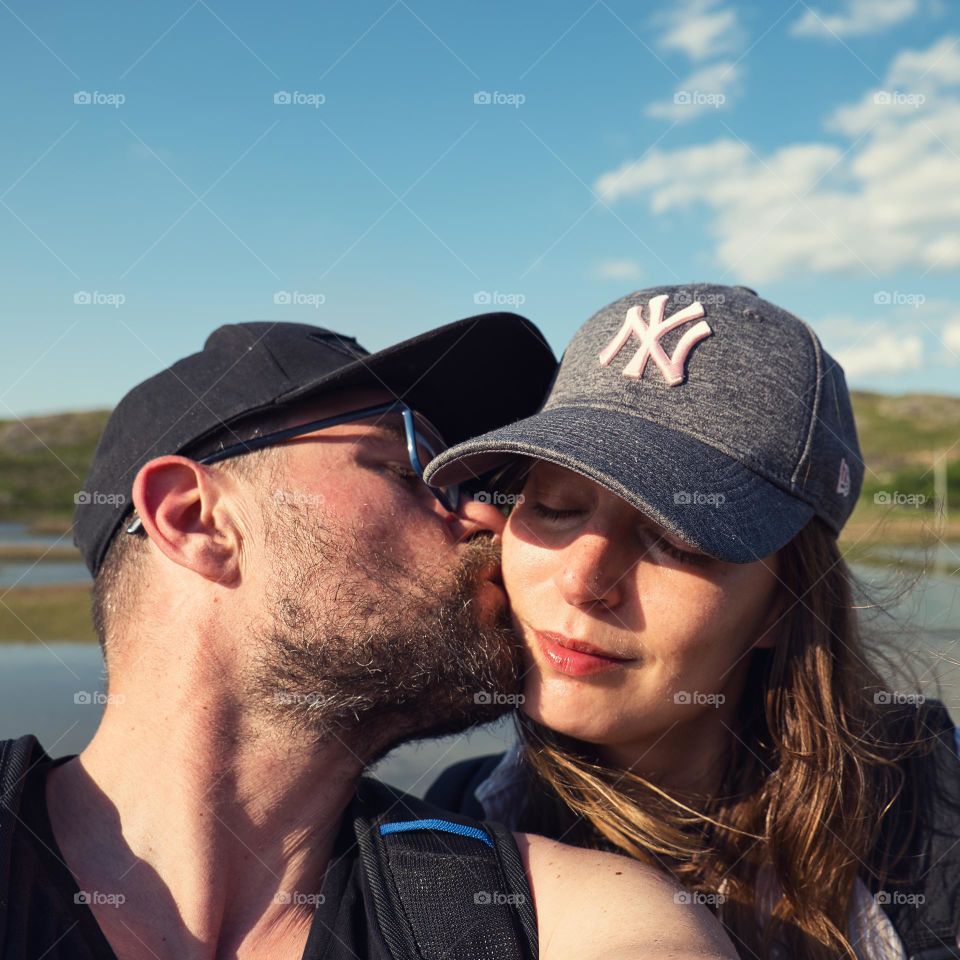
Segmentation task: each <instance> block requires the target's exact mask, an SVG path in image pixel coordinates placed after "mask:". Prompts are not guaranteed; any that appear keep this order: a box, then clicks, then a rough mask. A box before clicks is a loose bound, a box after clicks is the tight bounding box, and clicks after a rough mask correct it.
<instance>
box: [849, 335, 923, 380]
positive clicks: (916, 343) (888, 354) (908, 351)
mask: <svg viewBox="0 0 960 960" xmlns="http://www.w3.org/2000/svg"><path fill="white" fill-rule="evenodd" d="M835 356H836V358H837V360H838V361H839V363H840V366H841V367H843V371H844V373H845V374H846V375H847V379H848V380H852V379H853V378H855V377H862V376H864V375H866V374H871V373H898V372H901V371H903V370H917V369H919V368H920V367H921V366H922V365H923V341H922V340H921V339H920V337H918V336H907V337H904V336H901V335H899V334H897V333H890V332H878V333H875V334H873V335H872V336H871V337H870V338H869V339H867V340H866V342H863V343H859V344H856V345H854V346H851V347H848V348H846V349H843V348H841V349H839V350H837V351H836V352H835Z"/></svg>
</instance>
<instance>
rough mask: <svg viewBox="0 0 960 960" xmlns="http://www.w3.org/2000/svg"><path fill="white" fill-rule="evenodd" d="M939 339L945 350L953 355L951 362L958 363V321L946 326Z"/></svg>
mask: <svg viewBox="0 0 960 960" xmlns="http://www.w3.org/2000/svg"><path fill="white" fill-rule="evenodd" d="M941 339H942V340H943V345H944V346H945V347H946V348H947V350H949V351H950V353H951V354H953V355H954V356H953V357H952V359H953V361H954V362H957V363H960V320H954V321H952V322H951V323H948V324H946V326H944V328H943V332H942V333H941Z"/></svg>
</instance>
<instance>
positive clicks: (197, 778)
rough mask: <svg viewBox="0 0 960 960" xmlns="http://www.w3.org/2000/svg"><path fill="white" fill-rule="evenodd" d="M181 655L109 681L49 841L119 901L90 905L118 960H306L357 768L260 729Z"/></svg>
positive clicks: (90, 883) (59, 774) (57, 780)
mask: <svg viewBox="0 0 960 960" xmlns="http://www.w3.org/2000/svg"><path fill="white" fill-rule="evenodd" d="M186 662H187V660H186V658H184V659H181V660H179V663H178V664H177V665H176V666H174V667H173V669H172V670H171V671H169V672H168V681H169V682H162V683H157V682H156V680H157V676H156V674H155V673H154V675H153V676H152V677H150V675H149V673H148V672H147V671H140V670H138V671H137V672H136V676H135V677H131V678H130V680H129V681H127V682H123V681H119V682H111V688H110V693H111V698H110V701H111V702H110V703H109V704H108V706H107V710H106V712H105V714H104V717H103V720H102V722H101V724H100V727H99V728H98V730H97V733H96V735H95V736H94V738H93V740H92V741H91V743H90V745H89V746H88V747H87V748H86V749H85V750H84V751H83V753H82V754H81V755H80V756H79V757H77V758H76V759H75V760H72V761H70V762H68V763H66V764H63V765H61V766H59V767H57V768H55V769H54V770H53V771H52V772H51V774H50V777H49V779H48V783H47V801H48V805H49V810H50V820H51V824H52V827H53V831H54V835H55V837H56V839H57V842H58V845H59V846H60V849H61V851H62V853H63V856H64V859H65V861H66V863H67V866H68V867H69V868H70V870H71V871H72V873H73V874H74V876H75V878H76V879H77V882H78V885H79V887H80V889H81V891H96V892H97V893H98V894H110V893H113V894H119V895H120V896H121V897H122V898H123V899H122V901H121V900H119V898H118V897H114V898H111V899H110V900H108V901H104V899H103V898H102V897H100V898H94V901H95V902H93V903H91V908H92V909H93V912H94V915H95V916H96V918H97V921H98V923H99V924H100V926H101V928H102V929H103V931H104V934H105V935H106V936H107V939H108V940H109V941H110V943H111V946H113V948H114V951H115V953H116V954H117V956H118V957H119V958H120V960H126V958H128V957H134V956H136V957H140V956H144V955H153V956H156V957H158V958H160V960H166V958H168V957H170V958H177V960H194V958H197V960H201V958H203V960H206V958H215V957H226V956H230V957H261V956H262V957H271V958H281V960H282V958H285V957H290V958H299V957H300V956H301V954H302V951H303V947H304V944H305V942H306V937H307V933H308V931H309V926H310V922H311V918H312V915H313V905H314V903H315V902H316V895H317V894H318V893H319V892H320V888H321V885H322V883H323V877H324V874H325V871H326V867H327V864H328V862H329V859H330V856H331V853H332V850H333V845H334V841H335V838H336V833H337V830H338V828H339V824H340V820H341V818H342V814H343V811H344V809H345V807H346V805H347V804H348V803H349V801H350V799H351V797H352V795H353V793H354V790H355V787H356V783H357V779H358V778H359V776H360V773H361V770H362V765H361V763H360V761H359V760H358V759H357V758H356V757H354V756H353V755H352V754H351V753H350V752H349V751H348V750H347V749H346V748H345V747H343V746H341V745H339V744H334V745H333V746H320V747H318V746H316V745H315V744H312V743H310V742H309V738H307V737H303V738H301V739H297V738H295V737H294V736H293V735H284V736H281V735H280V734H278V733H271V732H270V731H269V729H267V728H263V727H260V726H258V725H256V724H251V723H250V722H249V721H248V720H247V719H246V718H245V716H244V715H243V711H242V709H241V708H240V707H239V706H238V702H239V699H240V698H239V697H238V696H237V694H236V693H235V692H234V693H233V694H232V695H231V694H230V693H227V692H226V691H227V690H228V689H229V687H230V684H229V683H223V684H211V682H210V677H209V675H205V676H201V675H199V673H198V671H197V670H196V669H193V668H190V667H184V666H183V665H184V664H185V663H186ZM103 902H109V903H117V902H119V903H120V904H121V906H119V907H116V906H102V905H99V904H101V903H103ZM144 944H145V945H146V947H147V948H148V950H147V951H146V952H145V948H144Z"/></svg>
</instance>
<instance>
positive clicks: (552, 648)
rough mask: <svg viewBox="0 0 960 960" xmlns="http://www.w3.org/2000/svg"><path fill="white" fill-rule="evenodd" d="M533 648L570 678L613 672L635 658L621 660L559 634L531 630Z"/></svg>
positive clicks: (583, 642) (619, 657)
mask: <svg viewBox="0 0 960 960" xmlns="http://www.w3.org/2000/svg"><path fill="white" fill-rule="evenodd" d="M533 635H534V636H535V637H536V640H537V645H538V646H539V647H540V649H541V651H542V652H543V655H544V656H545V657H546V658H547V660H548V661H549V663H550V665H551V666H552V667H553V668H554V670H557V671H558V672H559V673H565V674H567V675H568V676H571V677H585V676H587V675H589V674H593V673H601V672H604V671H607V670H615V669H616V668H617V667H622V666H624V664H627V663H633V662H635V660H636V658H635V657H622V656H620V655H619V654H615V653H610V652H609V651H606V650H601V649H600V648H599V647H595V646H594V645H593V644H592V643H587V642H586V641H584V640H574V639H572V638H570V637H565V636H563V635H562V634H560V633H547V632H545V631H542V630H534V631H533Z"/></svg>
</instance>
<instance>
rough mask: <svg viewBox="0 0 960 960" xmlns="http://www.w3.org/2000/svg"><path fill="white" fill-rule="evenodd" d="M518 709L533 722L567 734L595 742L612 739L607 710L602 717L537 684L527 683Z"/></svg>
mask: <svg viewBox="0 0 960 960" xmlns="http://www.w3.org/2000/svg"><path fill="white" fill-rule="evenodd" d="M520 709H521V711H522V712H523V713H524V714H525V715H526V716H528V717H529V718H530V719H531V720H533V721H535V722H536V723H539V724H541V725H542V726H544V727H548V728H549V729H551V730H553V731H555V732H556V733H561V734H563V735H564V736H567V737H574V738H576V739H577V740H584V741H586V742H588V743H598V744H602V743H608V742H610V741H611V740H615V739H616V731H614V730H612V729H611V728H610V716H609V713H607V715H606V716H605V715H604V711H600V712H598V711H597V710H596V709H594V708H592V707H590V706H589V705H587V704H573V703H571V702H570V698H569V697H562V698H556V697H552V696H551V695H550V691H549V689H544V688H543V687H542V686H540V685H539V684H532V683H529V682H528V683H527V685H526V687H525V689H524V701H523V704H522V706H521V708H520Z"/></svg>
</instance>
